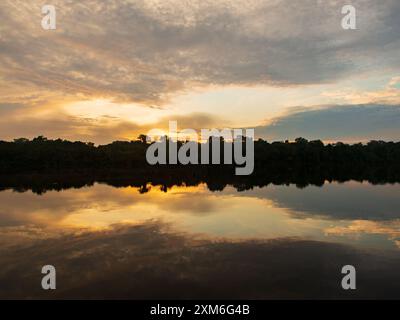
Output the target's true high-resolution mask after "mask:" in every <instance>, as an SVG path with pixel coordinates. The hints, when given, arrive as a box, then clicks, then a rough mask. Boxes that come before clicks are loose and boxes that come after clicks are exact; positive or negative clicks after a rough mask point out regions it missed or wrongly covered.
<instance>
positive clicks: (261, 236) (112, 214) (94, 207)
mask: <svg viewBox="0 0 400 320" xmlns="http://www.w3.org/2000/svg"><path fill="white" fill-rule="evenodd" d="M148 187H149V190H148V192H146V193H141V192H139V191H140V190H139V189H138V188H134V187H125V188H115V187H112V186H108V185H105V184H95V185H94V186H92V187H84V188H80V189H67V190H65V191H61V192H57V191H48V192H46V193H44V194H42V195H38V194H35V193H33V192H31V191H26V192H23V193H21V192H15V191H12V190H5V191H2V192H0V203H1V205H0V297H1V298H128V299H129V298H132V299H147V298H249V299H250V298H255V299H263V298H337V297H339V298H358V297H366V298H399V297H400V276H399V275H398V274H399V272H398V270H399V267H400V197H399V195H400V185H399V184H386V185H371V184H368V183H358V182H347V183H343V184H339V183H326V184H325V185H324V186H323V187H314V186H309V187H307V188H304V189H299V188H296V186H293V185H290V186H274V185H270V186H268V187H265V188H254V189H252V190H249V191H243V192H238V191H236V190H235V189H234V188H233V187H226V188H225V189H224V190H223V191H218V192H211V191H209V190H208V188H207V186H206V185H204V184H201V185H198V186H196V187H178V186H176V187H173V188H171V189H168V191H167V192H163V191H162V190H161V188H160V187H159V186H148ZM46 264H52V265H54V266H55V267H56V269H57V290H55V291H51V292H49V291H43V290H41V287H40V282H41V277H42V275H41V273H40V270H41V267H42V266H43V265H46ZM345 264H352V265H354V266H355V267H356V269H357V290H355V291H344V290H342V289H341V286H340V282H341V278H342V275H341V273H340V271H341V267H342V266H343V265H345Z"/></svg>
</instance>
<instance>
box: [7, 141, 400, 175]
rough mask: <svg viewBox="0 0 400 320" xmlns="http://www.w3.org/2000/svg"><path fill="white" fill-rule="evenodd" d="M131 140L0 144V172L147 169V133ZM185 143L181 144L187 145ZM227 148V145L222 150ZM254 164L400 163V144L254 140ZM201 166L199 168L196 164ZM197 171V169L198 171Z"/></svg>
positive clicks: (259, 167)
mask: <svg viewBox="0 0 400 320" xmlns="http://www.w3.org/2000/svg"><path fill="white" fill-rule="evenodd" d="M139 138H140V139H138V140H136V141H131V142H125V141H115V142H113V143H110V144H107V145H100V146H95V145H94V144H93V143H84V142H71V141H66V140H61V139H57V140H49V139H46V138H45V137H42V136H40V137H37V138H34V139H33V140H28V139H23V138H22V139H16V140H14V141H13V142H5V141H1V142H0V171H1V172H12V171H17V172H19V171H30V170H47V169H74V168H79V169H82V168H87V169H97V168H118V169H139V168H147V167H149V165H148V164H147V162H146V150H147V147H148V144H147V143H146V141H145V139H143V136H140V137H139ZM183 143H184V142H179V144H180V145H181V144H183ZM221 149H223V148H221ZM254 154H255V168H256V172H257V171H264V170H268V169H270V168H276V167H285V168H286V169H287V170H291V169H293V168H298V167H303V168H304V167H320V166H323V167H327V166H328V167H337V166H342V167H344V168H345V167H347V168H356V167H360V166H374V167H379V166H397V165H398V164H400V143H399V142H397V143H395V142H384V141H370V142H369V143H367V144H361V143H358V144H352V145H349V144H344V143H340V142H338V143H334V144H326V145H324V144H323V143H322V142H321V141H320V140H315V141H307V140H306V139H303V138H297V139H296V140H295V141H294V142H288V141H286V142H272V143H269V142H267V141H264V140H261V139H259V140H257V141H255V142H254ZM196 167H199V166H196ZM194 170H196V169H194Z"/></svg>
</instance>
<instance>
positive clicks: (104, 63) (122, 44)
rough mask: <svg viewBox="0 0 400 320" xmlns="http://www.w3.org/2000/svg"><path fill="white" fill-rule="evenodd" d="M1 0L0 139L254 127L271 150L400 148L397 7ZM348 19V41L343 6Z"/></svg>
mask: <svg viewBox="0 0 400 320" xmlns="http://www.w3.org/2000/svg"><path fill="white" fill-rule="evenodd" d="M43 4H44V2H43V1H42V0H40V1H38V0H31V1H25V0H2V1H1V2H0V140H12V139H14V138H18V137H27V138H33V137H35V136H39V135H44V136H46V137H49V138H62V139H69V140H82V141H92V142H95V143H96V144H103V143H109V142H111V141H114V140H134V139H136V137H137V136H138V135H139V134H140V133H144V134H145V133H146V132H147V131H149V130H150V129H154V128H161V129H167V128H168V121H169V120H175V121H178V127H179V129H184V128H193V129H201V128H224V127H229V128H255V129H256V131H255V132H256V137H261V138H264V139H266V140H269V141H275V140H286V139H289V140H292V139H295V138H296V137H299V136H302V137H305V138H308V139H322V140H323V141H329V142H331V141H344V142H366V141H369V140H372V139H375V140H395V141H398V140H399V136H400V126H399V124H400V54H399V52H400V37H399V34H400V19H399V15H400V2H399V1H398V0H381V1H376V0H345V1H339V0H324V1H322V0H298V1H288V0H286V1H285V0H246V1H243V0H240V1H238V0H230V1H228V0H212V1H208V0H201V1H197V0H192V1H184V0H108V1H102V0H86V1H83V2H80V1H73V0H47V1H46V4H51V5H54V6H55V8H56V12H57V29H56V30H44V29H43V28H42V26H41V20H42V18H43V16H44V15H43V14H42V13H41V8H42V5H43ZM348 4H351V5H353V6H354V7H355V8H356V19H357V20H356V21H357V29H356V30H344V29H343V28H342V26H341V21H342V18H343V17H344V15H343V14H342V13H341V8H342V6H344V5H348Z"/></svg>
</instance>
